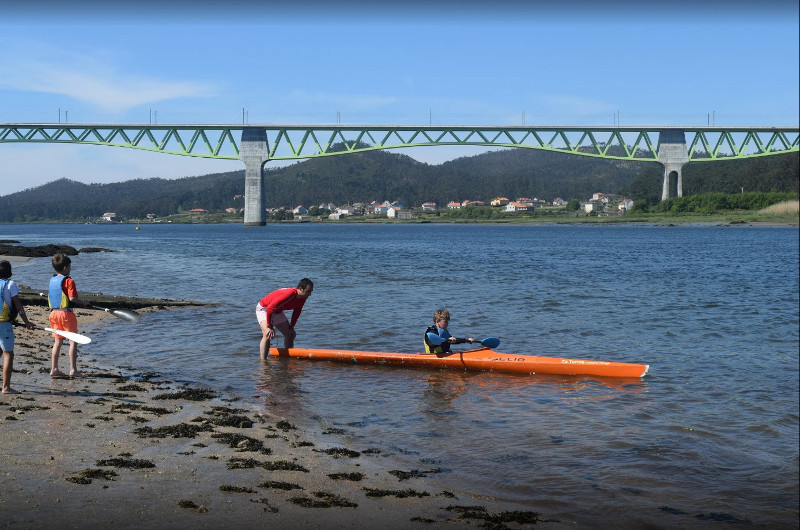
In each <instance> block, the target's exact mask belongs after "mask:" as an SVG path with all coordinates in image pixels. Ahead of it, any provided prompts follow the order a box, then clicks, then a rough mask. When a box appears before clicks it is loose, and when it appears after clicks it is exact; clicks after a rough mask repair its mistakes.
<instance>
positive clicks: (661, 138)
mask: <svg viewBox="0 0 800 530" xmlns="http://www.w3.org/2000/svg"><path fill="white" fill-rule="evenodd" d="M658 161H659V162H660V163H661V165H663V166H664V184H663V186H662V188H661V200H662V201H663V200H666V199H669V176H670V175H671V174H672V173H675V174H676V176H677V179H678V182H677V184H678V197H683V173H682V171H683V166H684V164H686V163H687V162H688V161H689V153H688V151H687V150H686V134H685V133H684V131H683V130H681V129H664V130H662V131H660V132H659V133H658Z"/></svg>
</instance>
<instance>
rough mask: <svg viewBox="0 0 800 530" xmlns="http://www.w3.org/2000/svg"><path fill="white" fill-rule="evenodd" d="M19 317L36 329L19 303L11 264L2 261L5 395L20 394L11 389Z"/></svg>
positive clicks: (0, 339)
mask: <svg viewBox="0 0 800 530" xmlns="http://www.w3.org/2000/svg"><path fill="white" fill-rule="evenodd" d="M17 315H19V316H20V317H22V320H23V322H25V327H27V328H28V329H34V325H33V324H31V323H30V322H29V321H28V316H27V315H26V314H25V308H24V307H22V302H20V301H19V287H17V282H15V281H14V280H12V279H11V263H10V262H8V261H6V260H3V261H0V349H2V350H3V394H19V392H18V391H17V390H14V389H13V388H11V374H12V373H13V372H14V328H12V327H11V324H12V322H14V319H15V318H16V317H17Z"/></svg>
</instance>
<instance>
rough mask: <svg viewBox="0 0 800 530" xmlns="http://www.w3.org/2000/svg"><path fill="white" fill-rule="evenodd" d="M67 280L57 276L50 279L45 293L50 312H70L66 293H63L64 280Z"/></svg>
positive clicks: (65, 277)
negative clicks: (48, 287)
mask: <svg viewBox="0 0 800 530" xmlns="http://www.w3.org/2000/svg"><path fill="white" fill-rule="evenodd" d="M67 278H69V276H61V275H59V274H57V275H56V276H53V277H52V278H50V290H49V291H48V292H47V302H48V303H49V304H50V309H51V310H56V311H72V309H70V307H69V298H67V293H65V292H64V280H66V279H67Z"/></svg>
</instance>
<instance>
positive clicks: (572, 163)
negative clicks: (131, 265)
mask: <svg viewBox="0 0 800 530" xmlns="http://www.w3.org/2000/svg"><path fill="white" fill-rule="evenodd" d="M662 179H663V169H662V168H661V166H660V165H658V164H655V163H652V162H635V161H627V160H606V159H600V158H594V157H583V156H575V155H569V154H564V153H553V152H545V151H537V150H532V149H521V148H516V149H502V150H498V151H491V152H487V153H484V154H481V155H477V156H470V157H463V158H458V159H455V160H452V161H449V162H445V163H443V164H440V165H430V164H425V163H422V162H419V161H416V160H414V159H413V158H411V157H409V156H406V155H402V154H396V153H392V152H389V151H369V152H363V153H353V154H348V155H342V156H332V157H321V158H315V159H309V160H305V161H303V162H299V163H297V164H293V165H290V166H286V167H281V168H273V169H267V170H266V171H265V195H266V199H267V201H266V205H267V207H270V208H276V207H286V208H290V209H291V208H294V207H296V206H298V205H301V204H302V205H304V206H306V207H307V208H308V207H310V206H315V205H319V204H321V203H329V202H331V203H334V204H336V205H342V204H352V203H355V202H365V203H368V202H371V201H373V200H377V201H383V200H390V201H394V200H399V201H400V202H402V203H403V204H404V205H406V206H407V207H409V206H420V205H421V204H422V203H423V202H436V203H437V204H439V205H440V206H442V207H443V206H444V205H446V204H447V203H448V202H450V201H463V200H479V201H486V202H488V201H490V200H491V199H492V198H494V197H507V198H509V199H512V200H513V199H515V198H517V197H531V198H533V197H538V198H541V199H545V200H547V201H548V202H549V201H552V200H553V199H554V198H556V197H560V198H562V199H564V200H566V201H569V200H575V201H580V200H587V199H589V198H590V197H591V196H592V194H593V193H596V192H603V193H612V194H619V195H623V196H626V197H629V198H631V199H633V200H635V201H636V200H640V201H641V200H644V201H646V204H647V205H655V204H657V203H658V202H660V200H661V185H662ZM799 181H800V172H799V171H798V154H797V153H787V154H782V155H773V156H768V157H760V158H754V159H747V160H738V161H725V162H700V163H691V164H688V165H686V166H685V167H684V176H683V191H684V195H692V194H697V193H702V192H707V191H714V192H724V193H736V192H741V189H742V188H744V190H745V191H763V192H769V191H781V192H783V191H786V192H795V193H796V192H797V191H798V182H799ZM243 195H244V170H240V171H231V172H226V173H214V174H209V175H202V176H196V177H184V178H179V179H162V178H150V179H135V180H130V181H126V182H119V183H114V184H83V183H80V182H75V181H73V180H68V179H60V180H57V181H54V182H51V183H48V184H45V185H42V186H39V187H36V188H32V189H28V190H25V191H21V192H17V193H13V194H9V195H5V196H2V197H0V222H6V223H8V222H42V221H83V220H88V219H97V218H99V217H100V216H101V215H102V214H103V213H105V212H115V213H116V214H117V215H118V216H121V217H125V218H129V219H138V218H144V217H145V216H146V215H147V214H155V215H157V216H159V217H163V216H167V215H171V214H175V213H179V212H182V211H183V212H185V211H188V210H191V209H193V208H203V209H205V210H208V211H219V210H223V209H225V208H231V207H233V208H242V207H243V205H244V204H243V203H244V200H243ZM673 195H674V193H673Z"/></svg>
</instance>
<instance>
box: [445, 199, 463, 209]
mask: <svg viewBox="0 0 800 530" xmlns="http://www.w3.org/2000/svg"><path fill="white" fill-rule="evenodd" d="M447 207H448V208H450V209H451V210H460V209H461V203H460V202H458V201H450V202H448V203H447Z"/></svg>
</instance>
